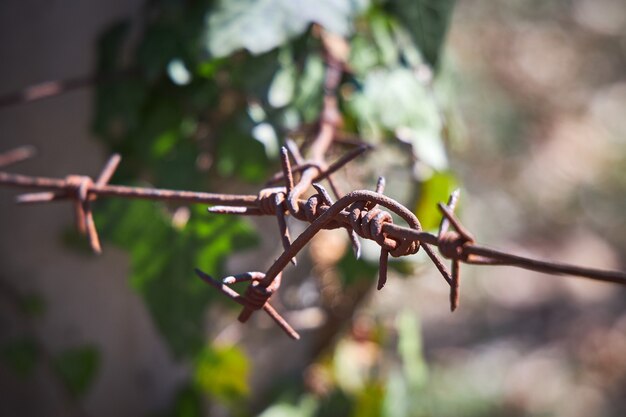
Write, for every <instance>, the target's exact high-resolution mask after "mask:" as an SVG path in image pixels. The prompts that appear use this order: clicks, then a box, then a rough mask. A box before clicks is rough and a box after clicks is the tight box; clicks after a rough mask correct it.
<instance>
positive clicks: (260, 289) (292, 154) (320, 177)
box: [0, 53, 626, 340]
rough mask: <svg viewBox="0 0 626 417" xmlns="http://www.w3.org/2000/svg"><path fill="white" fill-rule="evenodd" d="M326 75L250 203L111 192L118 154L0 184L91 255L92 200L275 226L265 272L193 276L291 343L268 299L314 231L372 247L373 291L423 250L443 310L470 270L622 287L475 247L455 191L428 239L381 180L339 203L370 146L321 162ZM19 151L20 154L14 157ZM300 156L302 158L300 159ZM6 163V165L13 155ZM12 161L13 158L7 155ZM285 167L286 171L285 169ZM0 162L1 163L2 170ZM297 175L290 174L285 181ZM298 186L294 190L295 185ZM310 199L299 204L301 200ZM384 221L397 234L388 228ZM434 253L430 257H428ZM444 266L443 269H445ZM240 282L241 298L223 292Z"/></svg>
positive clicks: (335, 117)
mask: <svg viewBox="0 0 626 417" xmlns="http://www.w3.org/2000/svg"><path fill="white" fill-rule="evenodd" d="M324 56H325V59H326V74H325V79H324V99H323V104H322V106H323V107H322V109H321V112H320V113H321V116H320V119H319V121H318V123H317V124H315V126H314V128H311V129H309V128H307V129H305V130H304V131H305V132H308V133H307V135H308V134H310V135H312V136H311V137H309V138H307V139H308V140H306V141H305V143H304V144H305V145H306V152H304V150H305V146H303V148H302V149H299V148H298V147H297V146H296V145H295V142H293V141H292V140H290V139H288V140H287V141H286V145H287V147H285V148H282V149H281V152H280V158H281V159H280V162H281V168H282V169H281V172H279V173H277V174H276V175H274V176H273V177H272V178H271V179H270V181H269V182H268V184H271V185H276V184H278V183H280V182H282V183H283V185H281V186H272V187H268V188H264V189H262V190H261V191H260V192H259V193H258V194H257V195H230V194H214V193H204V192H193V191H184V190H183V191H179V190H164V189H156V188H147V187H129V186H123V185H110V184H108V182H109V181H110V180H111V178H112V177H113V175H114V172H115V169H116V168H117V166H118V165H119V162H120V157H119V155H113V157H111V159H109V161H108V162H107V164H106V165H105V167H104V168H103V169H102V171H101V173H100V175H99V176H98V177H97V179H96V180H95V181H93V180H92V179H91V178H90V177H86V176H78V175H70V176H67V177H66V178H65V179H58V178H48V177H32V176H25V175H19V174H11V173H7V172H0V185H5V186H13V187H19V188H26V189H32V190H36V192H34V193H30V194H23V195H21V196H18V198H17V201H18V203H22V204H24V203H46V202H52V201H56V200H62V199H65V200H67V199H69V200H71V201H72V202H73V204H74V208H75V211H76V219H77V227H78V229H79V231H81V232H82V233H84V234H86V235H87V238H88V240H89V242H90V244H91V247H92V249H93V251H94V252H96V253H99V252H100V250H101V248H100V240H99V238H98V234H97V230H96V226H95V224H94V222H93V215H92V202H93V201H94V200H95V199H96V198H98V197H103V196H104V197H121V198H139V199H149V200H164V201H178V202H186V203H199V204H208V205H211V207H209V209H208V211H209V212H210V213H213V214H229V215H248V216H274V217H276V221H277V226H278V230H279V235H280V240H281V243H282V245H283V252H282V253H281V254H280V256H279V257H278V258H277V259H276V260H275V261H274V262H273V263H272V265H271V266H270V267H269V268H268V270H267V271H266V272H258V271H257V272H247V273H243V274H238V275H232V276H228V277H225V278H224V279H223V280H222V281H218V280H215V279H213V278H212V277H211V276H210V275H209V274H206V273H204V272H202V271H200V270H199V269H196V270H195V272H196V274H197V275H198V276H199V277H200V278H201V279H202V280H203V281H204V282H206V283H207V284H208V285H210V286H212V287H213V288H215V289H216V290H217V291H219V292H220V293H222V294H223V295H225V296H226V297H228V298H230V299H232V300H233V301H235V302H236V303H238V304H240V305H241V306H242V307H243V310H242V311H241V314H240V315H239V320H240V321H242V322H245V321H247V320H248V319H249V318H250V317H251V316H252V314H253V313H254V312H255V311H258V310H263V311H264V312H265V313H267V314H268V315H269V316H270V318H271V319H272V320H274V322H275V323H276V324H277V325H278V326H279V327H280V328H281V329H282V330H283V331H284V332H285V333H286V334H287V335H288V336H289V337H291V338H293V339H296V340H297V339H299V337H300V336H299V335H298V333H297V332H296V331H295V330H294V329H293V328H292V327H291V326H290V325H289V323H288V322H287V321H286V320H285V319H284V318H283V317H282V316H281V315H280V314H279V313H278V312H277V311H276V310H275V309H274V308H273V307H272V305H271V304H270V302H269V301H270V300H271V297H272V296H273V295H274V294H275V293H276V292H278V290H279V288H280V283H281V278H282V276H283V271H284V270H285V268H286V267H287V265H288V264H289V263H290V262H292V263H294V264H295V259H296V255H297V254H298V253H299V252H300V251H301V250H302V249H303V248H304V247H305V245H306V244H307V243H308V242H309V241H310V240H311V239H312V238H313V237H314V236H315V235H316V234H317V233H318V232H319V231H320V230H322V229H337V228H343V229H345V230H346V231H347V233H348V236H349V237H350V241H351V243H352V245H353V248H354V252H355V256H356V257H357V258H358V257H359V255H360V242H359V239H367V240H372V241H374V242H376V244H378V246H380V264H379V274H378V283H377V288H378V289H379V290H380V289H382V288H383V287H384V286H385V284H386V282H387V264H388V259H389V255H391V256H393V257H403V256H410V255H413V254H415V253H417V252H418V251H419V250H420V249H421V248H423V249H424V251H425V252H426V254H427V255H428V257H429V258H430V259H431V260H432V262H433V264H434V265H435V267H436V268H437V270H438V271H439V272H440V274H441V275H442V277H443V278H444V280H445V281H446V282H447V284H448V285H449V286H450V296H449V298H450V309H451V310H452V311H454V310H456V309H457V308H458V306H459V300H460V284H461V276H460V267H461V264H462V263H466V264H475V265H508V266H513V267H518V268H524V269H529V270H533V271H538V272H543V273H547V274H555V275H571V276H580V277H586V278H590V279H593V280H598V281H604V282H612V283H617V284H622V285H626V273H624V272H620V271H606V270H598V269H593V268H584V267H579V266H574V265H567V264H561V263H554V262H548V261H542V260H536V259H531V258H527V257H522V256H518V255H514V254H510V253H507V252H503V251H498V250H495V249H490V248H487V247H484V246H480V245H478V244H476V243H475V239H474V237H473V236H472V234H471V233H470V232H469V231H468V230H467V229H466V228H465V227H464V226H463V224H462V223H461V222H460V221H459V219H458V218H457V217H456V216H455V214H454V210H455V208H456V206H457V204H458V200H459V196H460V193H459V191H458V190H457V191H455V192H453V193H452V195H451V196H450V198H449V200H448V201H447V204H442V203H440V204H439V206H438V208H439V210H440V211H441V214H442V220H441V223H440V227H439V230H438V233H437V234H432V233H429V232H425V231H423V230H422V227H421V224H420V222H419V220H418V218H417V217H416V216H415V214H413V212H411V210H409V209H407V208H406V207H405V206H403V205H402V204H401V203H399V202H397V201H396V200H394V199H391V198H389V197H387V196H385V195H384V194H383V193H384V188H385V180H384V178H382V177H380V178H379V179H378V182H377V184H376V188H375V191H368V190H355V191H351V192H349V193H347V194H345V195H343V194H342V193H341V192H340V191H339V190H338V188H337V186H336V184H335V183H334V181H333V177H332V175H333V174H334V173H336V172H337V171H338V170H340V169H341V168H343V167H344V166H345V165H346V164H348V163H349V162H351V161H354V160H355V158H357V157H359V156H361V155H362V154H363V153H364V152H365V151H367V150H368V149H371V147H370V146H367V145H363V144H362V143H360V142H359V141H357V140H352V139H351V138H350V142H349V144H350V145H351V146H353V145H356V148H354V149H352V150H351V151H349V152H347V153H346V154H345V155H343V156H341V157H340V158H339V159H337V160H336V161H335V162H333V163H331V164H328V163H327V162H326V154H327V153H328V151H329V149H330V147H331V146H332V145H333V144H334V143H343V142H345V141H346V138H345V134H343V133H342V132H340V131H339V130H338V128H339V127H340V126H341V124H342V121H341V113H340V111H339V107H338V99H337V90H338V87H339V84H340V81H341V77H342V74H343V72H344V71H345V67H346V65H345V64H346V63H345V62H343V61H342V60H341V59H340V58H338V57H336V56H333V55H332V54H331V53H326V54H325V55H324ZM20 152H21V154H20ZM23 154H24V152H23V151H18V152H15V153H13V154H11V153H4V154H0V165H2V164H5V165H6V164H8V163H12V162H15V161H18V160H21V159H23V157H20V155H23ZM304 154H306V157H305V156H303V155H304ZM12 155H13V156H12ZM15 155H17V157H16V156H15ZM291 158H293V162H294V164H293V165H292V163H291ZM7 161H8V162H7ZM294 174H297V175H294ZM296 177H297V181H296ZM319 181H326V182H327V183H328V185H329V186H330V189H331V190H332V191H333V193H334V194H335V197H336V201H334V200H333V198H332V197H331V196H330V194H329V193H328V192H327V191H326V189H325V188H324V186H322V185H321V184H320V183H318V182H319ZM311 189H314V190H315V193H314V194H307V195H309V196H308V197H307V198H305V197H304V196H305V194H306V193H309V192H311ZM392 213H393V214H395V215H397V216H398V217H399V218H400V219H402V221H403V222H404V223H406V225H404V226H403V225H399V224H395V223H394V220H393V217H392ZM287 216H291V217H293V218H295V219H297V220H300V221H303V222H307V223H309V225H308V226H307V228H306V229H305V230H304V231H303V232H302V233H301V234H300V235H299V236H297V237H296V238H295V239H294V240H292V239H291V236H290V233H289V228H288V227H287V221H286V217H287ZM435 248H437V251H436V250H435ZM438 253H439V254H441V255H442V256H443V258H446V259H449V260H450V261H451V268H450V269H448V267H447V266H446V265H445V263H444V261H443V259H442V258H441V257H440V256H439V255H438ZM240 282H246V283H248V286H247V288H246V290H245V292H244V293H243V295H241V294H239V293H237V292H236V291H235V290H234V289H232V288H231V287H230V285H233V284H236V283H240Z"/></svg>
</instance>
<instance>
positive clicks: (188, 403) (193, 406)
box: [167, 386, 204, 417]
mask: <svg viewBox="0 0 626 417" xmlns="http://www.w3.org/2000/svg"><path fill="white" fill-rule="evenodd" d="M167 415H168V416H169V417H202V416H203V415H204V413H203V410H202V398H200V393H199V392H198V391H197V390H196V389H194V388H192V387H189V386H187V387H185V388H183V389H182V390H180V392H179V393H178V395H177V396H176V402H175V403H174V407H173V410H172V411H171V412H169V413H168V414H167Z"/></svg>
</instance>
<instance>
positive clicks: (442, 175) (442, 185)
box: [415, 171, 458, 230]
mask: <svg viewBox="0 0 626 417" xmlns="http://www.w3.org/2000/svg"><path fill="white" fill-rule="evenodd" d="M457 187H458V181H457V179H456V177H455V176H454V174H452V173H451V172H448V171H444V172H435V173H433V175H432V176H431V177H430V178H428V179H427V180H426V181H424V182H423V183H422V184H421V190H420V197H419V200H418V202H417V206H416V207H415V215H416V216H417V218H418V219H419V221H420V222H421V223H422V227H423V228H424V229H425V230H432V229H436V228H437V227H439V223H440V222H441V212H440V211H439V209H438V208H437V203H440V202H441V203H444V204H445V203H447V202H448V197H449V196H450V194H451V193H452V191H454V190H455V189H456V188H457Z"/></svg>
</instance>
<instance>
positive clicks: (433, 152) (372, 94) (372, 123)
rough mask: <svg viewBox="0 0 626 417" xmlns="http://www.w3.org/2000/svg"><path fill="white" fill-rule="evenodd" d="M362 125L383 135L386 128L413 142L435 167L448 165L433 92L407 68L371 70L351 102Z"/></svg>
mask: <svg viewBox="0 0 626 417" xmlns="http://www.w3.org/2000/svg"><path fill="white" fill-rule="evenodd" d="M350 106H351V107H352V112H353V113H354V114H355V115H356V117H357V118H358V119H359V122H360V125H361V129H362V130H363V131H364V132H366V133H369V135H370V136H373V137H374V138H378V139H380V137H382V136H384V135H385V134H386V133H387V132H393V133H394V134H395V136H396V137H397V138H398V139H400V140H402V141H403V142H407V143H409V144H411V145H412V148H413V151H414V153H415V155H416V157H417V158H419V159H420V160H421V161H422V162H424V163H426V164H427V165H429V166H431V167H432V168H435V169H439V170H441V169H445V168H446V167H447V164H448V162H447V157H446V152H445V148H444V145H443V141H442V140H441V130H442V121H441V118H440V115H439V112H438V108H437V103H436V101H435V98H434V96H433V95H432V94H431V93H430V92H429V91H428V90H427V88H426V87H425V86H424V85H423V84H422V83H421V82H420V81H419V80H418V79H417V77H416V76H415V74H414V73H413V72H412V71H410V70H409V69H406V68H401V67H397V68H391V69H383V68H381V69H377V70H371V71H369V72H368V73H367V75H366V76H365V79H364V80H363V89H362V91H360V92H358V93H356V94H354V97H353V98H352V100H351V102H350Z"/></svg>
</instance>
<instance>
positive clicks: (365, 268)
mask: <svg viewBox="0 0 626 417" xmlns="http://www.w3.org/2000/svg"><path fill="white" fill-rule="evenodd" d="M337 271H338V272H339V273H340V280H341V283H342V285H343V286H344V287H349V286H351V285H354V284H356V283H358V282H361V281H364V280H365V281H372V280H374V277H375V276H376V272H377V271H378V263H372V262H368V261H367V260H365V259H363V258H362V259H356V258H355V257H354V254H353V253H352V251H351V250H350V251H346V254H345V255H344V256H343V257H342V258H341V259H340V260H339V262H338V263H337Z"/></svg>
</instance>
